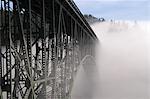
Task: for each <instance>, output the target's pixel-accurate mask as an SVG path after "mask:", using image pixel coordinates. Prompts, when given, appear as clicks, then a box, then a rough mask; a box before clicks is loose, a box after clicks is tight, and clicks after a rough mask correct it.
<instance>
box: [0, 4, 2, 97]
mask: <svg viewBox="0 0 150 99" xmlns="http://www.w3.org/2000/svg"><path fill="white" fill-rule="evenodd" d="M0 3H1V4H0V9H1V11H0V99H2V86H1V85H2V55H1V53H2V52H1V48H2V46H1V37H2V14H3V12H2V1H0Z"/></svg>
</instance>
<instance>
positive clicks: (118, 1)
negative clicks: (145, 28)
mask: <svg viewBox="0 0 150 99" xmlns="http://www.w3.org/2000/svg"><path fill="white" fill-rule="evenodd" d="M74 1H75V3H76V4H77V6H78V7H79V9H80V10H81V12H82V13H83V14H92V15H94V16H96V17H104V18H106V19H115V20H150V0H74Z"/></svg>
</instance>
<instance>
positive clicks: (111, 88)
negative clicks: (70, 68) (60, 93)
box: [72, 21, 150, 99]
mask: <svg viewBox="0 0 150 99" xmlns="http://www.w3.org/2000/svg"><path fill="white" fill-rule="evenodd" d="M148 27H150V22H131V21H125V22H124V21H116V22H103V23H95V24H93V25H92V28H93V30H94V31H95V33H96V34H97V36H98V38H99V39H100V44H98V45H97V54H96V55H97V58H96V62H97V66H82V67H81V68H80V70H79V72H78V75H77V77H76V79H75V83H74V87H73V91H72V98H73V99H150V97H149V95H150V91H149V89H150V61H149V59H150V58H149V56H150V53H149V52H150V30H149V29H148Z"/></svg>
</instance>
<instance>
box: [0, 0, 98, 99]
mask: <svg viewBox="0 0 150 99" xmlns="http://www.w3.org/2000/svg"><path fill="white" fill-rule="evenodd" d="M0 3H1V4H0V12H1V14H0V19H1V21H0V97H3V99H69V97H70V95H71V89H72V84H73V81H74V77H75V75H76V73H77V70H78V68H79V64H80V61H81V60H82V58H84V56H86V55H94V54H93V53H94V45H95V43H96V42H97V37H96V35H95V34H94V32H93V31H92V29H91V28H90V26H89V24H88V23H87V22H86V20H85V19H84V17H83V15H82V13H81V12H80V11H79V9H78V8H77V7H76V5H75V4H74V2H73V1H72V0H0Z"/></svg>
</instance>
